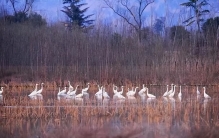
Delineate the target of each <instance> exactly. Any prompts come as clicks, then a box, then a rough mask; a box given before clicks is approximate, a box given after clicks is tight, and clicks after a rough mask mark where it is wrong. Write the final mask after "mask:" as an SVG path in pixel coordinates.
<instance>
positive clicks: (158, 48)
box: [0, 23, 219, 84]
mask: <svg viewBox="0 0 219 138" xmlns="http://www.w3.org/2000/svg"><path fill="white" fill-rule="evenodd" d="M0 33H1V35H0V39H1V47H0V52H1V54H0V81H1V83H2V84H3V83H6V84H7V83H9V82H11V81H15V82H18V83H21V82H36V81H43V82H56V83H63V82H64V81H65V80H71V81H74V82H77V81H79V82H85V83H86V82H88V81H91V80H95V81H97V82H99V83H103V82H107V83H116V84H120V83H123V82H124V81H132V82H133V83H143V82H144V83H155V84H162V83H171V82H175V83H179V84H180V83H184V84H197V83H198V84H206V83H211V84H213V83H215V84H217V83H218V79H219V78H218V74H219V71H218V68H219V63H218V57H217V55H218V49H217V46H216V44H215V43H210V42H215V40H211V39H207V40H205V43H204V44H202V46H201V47H199V51H198V52H199V53H196V54H198V55H195V51H196V46H195V44H196V41H198V40H196V39H195V38H196V37H195V35H193V34H192V33H191V34H190V37H189V39H185V40H183V39H174V40H172V39H170V38H168V37H164V38H163V37H159V36H156V35H154V34H153V33H151V32H145V33H149V35H148V34H147V35H145V38H144V39H143V40H142V43H139V42H137V41H136V37H135V34H131V33H128V34H129V35H127V33H126V32H124V34H121V35H120V34H116V33H113V31H112V29H111V27H110V26H107V25H105V26H104V25H103V26H102V27H101V28H98V29H94V30H93V31H91V32H89V33H83V32H81V31H80V30H73V31H72V32H70V31H67V30H65V29H64V27H62V26H60V25H58V24H55V25H52V26H49V27H48V26H42V27H37V28H34V27H33V26H31V25H27V24H11V25H7V24H4V23H1V24H0ZM206 38H207V37H206ZM209 38H210V37H209ZM196 52H197V51H196Z"/></svg>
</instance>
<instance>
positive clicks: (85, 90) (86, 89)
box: [82, 83, 90, 92]
mask: <svg viewBox="0 0 219 138" xmlns="http://www.w3.org/2000/svg"><path fill="white" fill-rule="evenodd" d="M89 88H90V83H87V87H86V88H84V89H82V91H83V92H87V91H88V89H89Z"/></svg>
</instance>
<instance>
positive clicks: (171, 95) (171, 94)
mask: <svg viewBox="0 0 219 138" xmlns="http://www.w3.org/2000/svg"><path fill="white" fill-rule="evenodd" d="M175 90H176V85H174V86H173V92H172V93H170V94H169V98H173V96H174V94H175Z"/></svg>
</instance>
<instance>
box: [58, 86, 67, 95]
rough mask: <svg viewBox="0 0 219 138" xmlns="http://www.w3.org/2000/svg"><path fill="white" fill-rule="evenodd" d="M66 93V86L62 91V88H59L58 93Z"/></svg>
mask: <svg viewBox="0 0 219 138" xmlns="http://www.w3.org/2000/svg"><path fill="white" fill-rule="evenodd" d="M65 93H66V87H65V88H64V90H62V91H60V88H59V92H58V94H57V95H65Z"/></svg>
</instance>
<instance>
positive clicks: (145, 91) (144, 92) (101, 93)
mask: <svg viewBox="0 0 219 138" xmlns="http://www.w3.org/2000/svg"><path fill="white" fill-rule="evenodd" d="M68 83H69V84H68V85H69V87H68V91H67V87H64V89H63V90H60V87H59V91H58V93H57V95H58V96H72V97H74V98H83V96H85V95H88V96H89V93H88V90H89V88H90V83H88V84H87V87H85V88H83V89H82V90H81V93H79V94H77V90H78V87H79V85H77V86H76V87H75V89H74V88H73V86H72V85H71V84H70V81H68ZM38 85H39V84H36V86H35V89H34V90H33V91H32V92H31V93H30V94H29V95H28V96H34V95H38V94H41V93H42V91H43V85H44V83H41V89H40V90H37V86H38ZM1 89H2V90H1V91H0V94H1V93H2V92H3V87H2V88H1ZM137 89H139V87H135V88H134V87H132V89H129V88H128V91H127V92H126V96H127V98H130V97H133V98H134V97H135V94H136V93H137ZM123 93H124V86H121V91H118V87H117V86H116V85H114V84H113V94H114V95H113V99H114V98H116V99H126V97H125V96H124V95H123ZM175 93H176V85H174V84H171V88H170V90H169V85H167V89H166V91H165V92H164V94H163V97H169V98H173V97H174V96H175ZM203 93H204V98H205V99H209V98H211V97H210V96H209V95H208V94H206V88H205V87H203ZM196 94H197V97H200V95H201V94H200V91H199V89H198V86H197V91H196ZM138 95H139V96H141V97H142V96H144V97H145V96H147V97H148V98H152V99H155V98H156V96H155V95H153V94H150V93H149V88H147V87H145V85H144V84H143V87H142V89H140V90H139V91H138ZM94 96H95V98H97V99H102V98H104V99H110V96H109V94H108V92H107V91H106V89H105V87H104V86H101V87H100V86H99V85H98V91H97V92H96V93H95V95H94ZM178 97H179V98H181V97H182V90H181V86H179V92H178Z"/></svg>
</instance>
